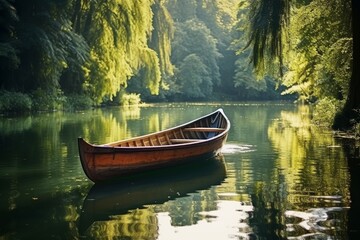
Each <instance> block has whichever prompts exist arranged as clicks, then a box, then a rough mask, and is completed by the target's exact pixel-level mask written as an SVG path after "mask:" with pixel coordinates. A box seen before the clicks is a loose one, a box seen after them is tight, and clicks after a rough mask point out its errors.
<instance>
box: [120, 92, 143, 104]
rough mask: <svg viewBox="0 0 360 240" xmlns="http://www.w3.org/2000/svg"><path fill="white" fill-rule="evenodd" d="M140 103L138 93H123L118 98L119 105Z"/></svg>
mask: <svg viewBox="0 0 360 240" xmlns="http://www.w3.org/2000/svg"><path fill="white" fill-rule="evenodd" d="M140 103H141V98H140V94H135V93H130V94H123V95H122V96H121V98H120V105H121V106H130V105H138V104H140Z"/></svg>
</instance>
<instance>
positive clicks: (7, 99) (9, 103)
mask: <svg viewBox="0 0 360 240" xmlns="http://www.w3.org/2000/svg"><path fill="white" fill-rule="evenodd" d="M31 105H32V101H31V98H30V97H29V96H28V95H26V94H23V93H19V92H8V91H3V90H1V91H0V112H7V113H8V112H17V113H24V112H30V111H31Z"/></svg>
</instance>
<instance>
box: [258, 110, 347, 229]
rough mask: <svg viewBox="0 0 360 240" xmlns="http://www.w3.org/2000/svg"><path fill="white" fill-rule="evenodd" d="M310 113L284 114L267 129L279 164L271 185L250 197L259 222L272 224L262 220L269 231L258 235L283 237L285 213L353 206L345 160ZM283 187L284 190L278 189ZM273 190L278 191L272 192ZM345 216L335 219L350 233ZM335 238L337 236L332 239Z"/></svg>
mask: <svg viewBox="0 0 360 240" xmlns="http://www.w3.org/2000/svg"><path fill="white" fill-rule="evenodd" d="M309 113H310V109H309V107H308V106H299V109H298V111H297V112H291V111H283V112H282V113H281V118H280V119H278V120H277V121H273V123H272V124H270V125H269V128H268V136H269V139H270V141H271V144H272V145H273V148H274V151H276V152H277V153H278V158H277V160H276V162H277V167H276V168H274V172H273V173H272V180H271V183H270V184H266V183H263V184H259V185H257V186H256V187H255V189H256V191H255V194H254V195H253V196H252V197H253V199H252V200H253V204H254V206H255V212H254V218H255V220H256V217H257V215H258V216H265V218H267V219H268V220H264V221H265V223H264V224H265V225H266V226H261V225H260V226H258V227H259V228H260V230H259V231H260V232H259V234H263V233H262V232H263V231H265V230H266V227H269V229H271V230H266V231H271V232H268V233H267V234H275V235H276V236H281V235H283V234H282V233H281V232H282V231H284V229H282V228H281V227H280V225H282V226H285V225H286V223H287V222H286V221H287V220H286V219H285V215H284V213H285V211H286V210H289V209H294V210H298V211H306V210H308V209H309V208H316V207H333V206H339V207H348V206H349V198H350V192H349V176H348V175H349V173H348V168H347V161H346V157H345V156H344V153H343V151H342V148H340V147H339V146H337V145H336V142H335V140H334V138H333V136H332V135H331V133H326V132H324V131H322V130H320V129H317V128H315V127H314V126H312V125H311V120H310V118H309ZM324 157H327V159H324ZM279 183H282V185H281V186H280V185H278V186H274V184H279ZM272 188H277V189H274V191H270V190H269V189H272ZM280 188H281V189H280ZM342 214H343V215H344V214H345V215H344V216H338V217H337V219H338V220H339V221H342V223H340V224H343V225H344V228H345V229H346V213H345V211H343V212H342ZM340 215H341V214H340ZM272 221H275V222H272ZM256 222H258V221H256ZM266 222H272V223H271V224H270V223H266ZM269 224H270V225H269ZM267 225H269V226H267ZM344 228H342V229H344ZM337 234H339V233H336V230H335V231H334V232H333V233H331V235H337ZM283 236H284V235H283Z"/></svg>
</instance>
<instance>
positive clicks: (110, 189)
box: [79, 155, 226, 234]
mask: <svg viewBox="0 0 360 240" xmlns="http://www.w3.org/2000/svg"><path fill="white" fill-rule="evenodd" d="M225 177H226V167H225V162H224V157H223V155H218V156H216V157H213V158H210V159H203V160H201V161H196V163H188V164H184V165H181V166H177V167H172V168H165V169H159V170H154V171H152V172H151V173H147V174H142V175H140V174H139V175H137V176H133V177H131V178H130V177H129V178H122V179H118V180H117V181H116V182H112V183H106V184H95V185H93V187H92V188H91V189H90V191H89V192H88V195H87V197H86V198H85V200H84V202H83V208H82V211H81V216H80V224H79V230H80V233H81V234H84V233H85V232H86V230H87V229H88V228H89V227H90V226H91V225H92V224H93V223H95V222H99V221H110V220H113V219H114V216H116V215H121V214H126V213H128V212H129V211H131V210H134V209H142V208H146V207H145V205H151V204H162V203H164V202H166V201H169V200H171V199H175V198H179V197H183V196H186V195H187V194H189V193H193V192H196V191H198V190H204V189H208V188H210V187H211V186H214V185H219V184H221V183H222V181H223V180H224V179H225Z"/></svg>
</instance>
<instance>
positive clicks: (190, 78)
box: [178, 54, 213, 99]
mask: <svg viewBox="0 0 360 240" xmlns="http://www.w3.org/2000/svg"><path fill="white" fill-rule="evenodd" d="M209 74H210V73H209V71H208V68H207V66H206V65H205V64H204V63H203V62H202V60H201V58H200V57H199V56H197V55H196V54H190V55H188V56H187V57H186V58H185V59H184V60H183V61H182V63H181V65H180V67H179V73H178V80H179V85H180V86H181V93H182V95H184V97H185V98H187V99H189V98H190V99H198V98H204V97H206V96H209V95H211V93H212V91H213V89H212V88H213V83H212V81H211V78H210V75H209Z"/></svg>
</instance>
